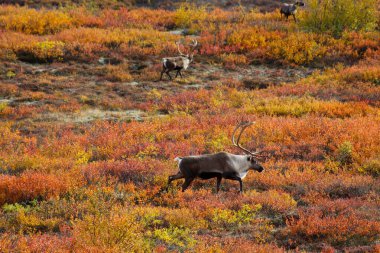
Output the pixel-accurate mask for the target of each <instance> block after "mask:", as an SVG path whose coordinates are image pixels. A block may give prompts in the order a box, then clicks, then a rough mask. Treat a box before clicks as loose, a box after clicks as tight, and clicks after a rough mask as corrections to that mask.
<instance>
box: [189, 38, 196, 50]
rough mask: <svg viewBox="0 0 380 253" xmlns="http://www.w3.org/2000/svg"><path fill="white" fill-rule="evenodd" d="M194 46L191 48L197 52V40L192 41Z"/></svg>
mask: <svg viewBox="0 0 380 253" xmlns="http://www.w3.org/2000/svg"><path fill="white" fill-rule="evenodd" d="M191 42H192V44H190V46H192V47H193V50H195V48H196V47H197V46H198V41H197V40H196V39H194V40H191Z"/></svg>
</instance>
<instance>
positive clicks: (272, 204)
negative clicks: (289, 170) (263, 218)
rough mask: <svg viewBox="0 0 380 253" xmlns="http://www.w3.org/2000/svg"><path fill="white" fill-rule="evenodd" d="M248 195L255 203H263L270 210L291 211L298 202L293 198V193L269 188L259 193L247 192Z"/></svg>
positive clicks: (275, 211)
mask: <svg viewBox="0 0 380 253" xmlns="http://www.w3.org/2000/svg"><path fill="white" fill-rule="evenodd" d="M247 195H248V196H249V197H250V198H251V201H252V202H253V203H258V204H260V205H262V207H263V209H264V210H265V209H266V210H269V212H274V213H278V212H289V211H293V210H295V208H296V207H297V202H296V201H295V200H294V199H293V197H292V195H290V194H288V193H286V192H281V191H276V190H269V191H265V192H261V193H258V192H256V191H250V192H247Z"/></svg>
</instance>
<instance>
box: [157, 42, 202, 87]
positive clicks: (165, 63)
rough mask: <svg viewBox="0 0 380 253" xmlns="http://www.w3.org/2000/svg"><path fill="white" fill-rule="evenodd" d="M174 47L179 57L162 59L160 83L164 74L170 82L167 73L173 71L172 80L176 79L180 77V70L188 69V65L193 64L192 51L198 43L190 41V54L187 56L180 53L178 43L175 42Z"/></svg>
mask: <svg viewBox="0 0 380 253" xmlns="http://www.w3.org/2000/svg"><path fill="white" fill-rule="evenodd" d="M176 45H177V49H178V53H179V56H176V57H166V58H162V71H161V76H160V81H161V80H162V76H163V75H164V73H165V74H166V75H168V77H169V79H170V80H172V77H171V75H170V74H169V73H170V72H171V71H173V70H176V71H177V73H176V75H175V77H174V78H176V77H177V76H178V75H179V76H180V77H182V73H181V70H183V69H184V70H186V69H187V68H188V67H189V65H190V63H191V62H193V58H194V50H195V48H196V47H197V45H198V41H197V40H193V41H192V44H190V47H191V52H189V53H187V54H184V53H182V51H181V49H180V42H178V41H177V42H176Z"/></svg>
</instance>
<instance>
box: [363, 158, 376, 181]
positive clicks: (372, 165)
mask: <svg viewBox="0 0 380 253" xmlns="http://www.w3.org/2000/svg"><path fill="white" fill-rule="evenodd" d="M358 170H359V172H360V173H365V174H369V175H372V176H375V177H378V176H380V160H379V159H373V160H370V161H367V162H365V163H364V165H363V166H361V167H359V168H358Z"/></svg>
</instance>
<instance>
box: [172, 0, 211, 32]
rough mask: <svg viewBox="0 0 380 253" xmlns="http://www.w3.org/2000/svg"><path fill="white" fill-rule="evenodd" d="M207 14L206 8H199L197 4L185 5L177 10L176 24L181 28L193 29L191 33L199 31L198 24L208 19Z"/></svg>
mask: <svg viewBox="0 0 380 253" xmlns="http://www.w3.org/2000/svg"><path fill="white" fill-rule="evenodd" d="M206 16H207V12H206V8H205V7H204V6H202V7H197V6H196V5H195V4H183V5H181V6H180V8H178V9H177V10H176V13H175V16H174V23H175V24H176V26H177V27H180V28H192V30H191V32H196V31H197V24H199V23H201V22H203V21H204V20H205V19H206Z"/></svg>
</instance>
